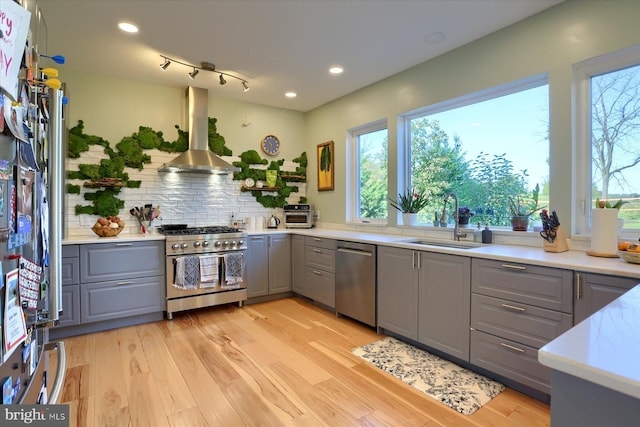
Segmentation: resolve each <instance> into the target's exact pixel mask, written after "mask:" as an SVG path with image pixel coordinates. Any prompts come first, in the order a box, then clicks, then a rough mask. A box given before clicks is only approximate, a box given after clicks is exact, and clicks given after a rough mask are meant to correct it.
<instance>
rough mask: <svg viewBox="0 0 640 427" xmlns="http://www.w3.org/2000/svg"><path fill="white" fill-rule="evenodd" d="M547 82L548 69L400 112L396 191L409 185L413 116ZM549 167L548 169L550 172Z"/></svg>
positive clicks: (424, 224)
mask: <svg viewBox="0 0 640 427" xmlns="http://www.w3.org/2000/svg"><path fill="white" fill-rule="evenodd" d="M545 85H546V86H549V74H548V73H547V72H544V73H538V74H534V75H531V76H528V77H525V78H522V79H519V80H515V81H511V82H508V83H503V84H500V85H497V86H493V87H490V88H486V89H482V90H479V91H477V92H473V93H469V94H465V95H461V96H459V97H456V98H452V99H448V100H445V101H442V102H438V103H436V104H432V105H428V106H424V107H421V108H418V109H416V110H412V111H409V112H406V113H403V114H401V115H400V116H399V117H400V122H399V128H401V129H402V133H403V135H402V139H401V141H402V142H401V144H399V145H401V147H402V149H401V150H399V151H398V153H399V155H398V192H403V191H406V190H407V189H408V188H411V154H412V153H411V121H412V120H413V119H417V118H421V117H425V116H429V115H433V114H438V113H442V112H444V111H449V110H453V109H456V108H461V107H465V106H468V105H472V104H477V103H480V102H484V101H488V100H491V99H495V98H500V97H503V96H506V95H511V94H514V93H517V92H521V91H524V90H528V89H533V88H536V87H540V86H545ZM550 98H551V94H550V93H549V117H548V120H549V122H551V113H550V110H551V104H550V102H551V101H550ZM399 148H400V147H399ZM550 157H551V142H549V158H550ZM550 175H551V169H549V176H550ZM420 225H421V226H428V225H429V223H421V224H420ZM493 228H496V229H503V230H510V229H511V228H510V227H495V226H494V227H493Z"/></svg>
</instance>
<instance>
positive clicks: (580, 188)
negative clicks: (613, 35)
mask: <svg viewBox="0 0 640 427" xmlns="http://www.w3.org/2000/svg"><path fill="white" fill-rule="evenodd" d="M637 65H640V46H632V47H629V48H626V49H622V50H619V51H615V52H610V53H607V54H604V55H600V56H597V57H594V58H590V59H587V60H584V61H581V62H578V63H576V64H574V65H573V67H572V68H573V70H572V75H573V79H572V88H571V89H572V110H573V111H572V121H573V124H572V128H573V138H572V152H573V168H572V169H573V173H572V187H573V189H572V190H573V191H572V193H573V197H572V199H573V206H574V214H573V230H572V234H574V235H576V236H585V237H587V236H590V235H591V225H590V214H591V186H592V181H591V180H592V171H591V165H592V159H591V154H592V148H591V78H592V77H594V76H599V75H602V74H607V73H610V72H613V71H616V70H620V69H623V68H627V67H632V66H637ZM636 231H637V230H636ZM623 234H624V229H623Z"/></svg>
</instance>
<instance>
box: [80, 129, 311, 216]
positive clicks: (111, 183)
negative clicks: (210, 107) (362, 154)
mask: <svg viewBox="0 0 640 427" xmlns="http://www.w3.org/2000/svg"><path fill="white" fill-rule="evenodd" d="M216 123H217V119H215V118H212V117H209V149H210V150H211V151H212V152H214V153H215V154H217V155H219V156H231V155H233V152H232V151H231V150H230V149H229V148H228V147H227V146H226V145H225V139H224V137H223V136H222V135H220V134H219V133H218V132H217V128H216ZM175 128H176V131H177V133H178V137H177V139H176V140H175V141H173V142H169V141H165V139H164V138H163V135H162V132H156V131H154V130H153V129H151V128H149V127H145V126H140V127H139V128H138V132H135V133H134V134H132V135H131V136H127V137H124V138H122V140H121V141H120V142H119V143H117V144H116V146H115V150H114V149H112V148H111V144H110V143H109V141H107V140H105V139H103V138H101V137H99V136H95V135H87V134H85V133H84V122H83V121H82V120H79V121H78V124H77V125H76V126H75V127H73V128H72V129H70V131H69V138H68V143H67V147H68V148H67V155H68V157H69V158H71V159H79V158H80V157H81V155H82V153H84V152H87V151H89V148H90V146H92V145H99V146H102V147H103V149H104V153H105V154H106V155H107V156H108V158H107V159H102V160H100V163H99V164H80V165H78V170H76V171H68V172H67V178H68V179H80V180H87V181H86V182H85V183H84V184H83V186H84V187H85V188H95V190H93V191H86V192H85V194H84V196H83V197H84V199H85V200H86V201H87V202H91V203H90V204H87V205H76V206H75V214H76V215H81V214H89V215H100V216H108V215H118V212H119V211H120V209H123V208H124V201H122V200H121V199H120V198H118V195H119V194H120V191H121V190H122V188H124V187H126V188H140V184H141V181H135V180H131V179H129V174H128V173H126V172H125V171H124V168H125V167H128V168H133V169H138V170H142V169H143V168H144V165H145V164H147V163H151V156H149V155H148V154H145V152H144V151H145V150H151V149H157V150H160V151H164V152H167V153H179V152H183V151H185V150H187V148H188V145H189V143H188V140H189V134H188V132H185V131H183V130H181V129H180V128H179V126H178V125H176V126H175ZM293 162H295V163H298V164H299V165H300V166H298V167H296V171H295V172H293V173H292V172H282V173H281V172H280V167H281V166H282V165H283V163H284V160H278V161H272V162H271V163H270V164H269V162H268V161H267V160H266V159H262V158H261V157H260V155H259V154H258V153H257V152H256V151H255V150H249V151H246V152H244V153H242V154H241V155H240V161H239V162H234V165H235V166H239V167H241V168H242V171H241V172H236V173H234V179H236V180H244V179H246V178H253V179H254V180H256V181H258V180H262V181H264V180H265V170H264V169H253V168H251V167H250V166H251V165H267V164H268V167H267V169H269V170H275V171H277V172H278V179H277V182H276V185H275V187H277V188H278V190H277V194H276V195H272V194H270V195H263V194H262V192H261V191H252V192H251V193H252V195H253V196H254V197H255V198H256V200H257V201H258V202H259V203H260V204H261V205H262V206H264V207H267V208H275V207H282V206H284V204H285V203H286V198H287V197H289V195H290V194H291V193H292V192H298V187H297V186H295V185H287V182H296V181H297V182H306V168H307V156H306V153H302V154H301V155H300V157H298V158H296V159H293ZM67 192H68V193H69V194H80V192H81V186H80V185H74V184H67ZM303 199H305V198H301V203H303V202H304V200H303Z"/></svg>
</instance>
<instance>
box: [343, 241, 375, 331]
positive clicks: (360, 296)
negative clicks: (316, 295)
mask: <svg viewBox="0 0 640 427" xmlns="http://www.w3.org/2000/svg"><path fill="white" fill-rule="evenodd" d="M341 314H342V315H345V316H347V317H350V318H352V319H355V320H358V321H360V322H362V323H365V324H367V325H370V326H373V327H375V326H376V246H375V245H367V244H364V243H355V242H345V241H342V240H338V244H337V252H336V315H338V316H339V315H341Z"/></svg>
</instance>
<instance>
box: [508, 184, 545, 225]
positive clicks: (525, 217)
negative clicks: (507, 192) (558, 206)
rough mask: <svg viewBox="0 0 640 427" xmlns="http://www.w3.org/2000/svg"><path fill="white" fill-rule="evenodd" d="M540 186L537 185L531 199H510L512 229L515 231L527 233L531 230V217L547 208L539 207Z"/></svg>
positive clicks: (518, 197) (517, 197)
mask: <svg viewBox="0 0 640 427" xmlns="http://www.w3.org/2000/svg"><path fill="white" fill-rule="evenodd" d="M539 193H540V185H539V184H536V188H534V189H533V192H532V196H531V199H528V198H521V197H520V196H516V197H509V211H510V212H511V229H512V230H513V231H527V228H529V217H530V216H531V214H533V213H535V212H538V211H539V210H542V209H544V208H545V207H546V206H541V207H538V195H539Z"/></svg>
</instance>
